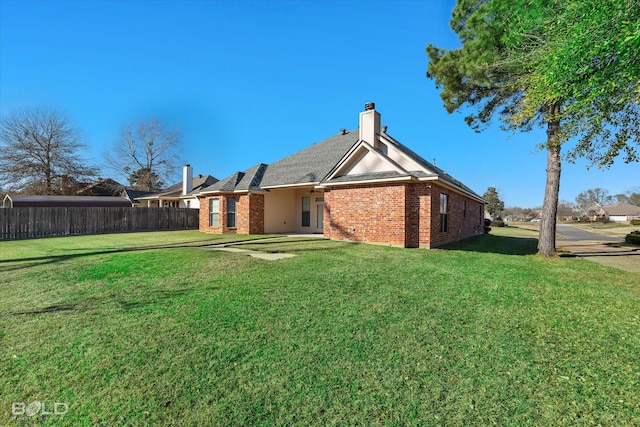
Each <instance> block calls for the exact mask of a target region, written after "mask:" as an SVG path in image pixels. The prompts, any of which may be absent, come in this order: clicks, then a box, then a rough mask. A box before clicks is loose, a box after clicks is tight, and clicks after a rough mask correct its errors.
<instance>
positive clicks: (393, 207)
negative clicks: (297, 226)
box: [324, 184, 406, 247]
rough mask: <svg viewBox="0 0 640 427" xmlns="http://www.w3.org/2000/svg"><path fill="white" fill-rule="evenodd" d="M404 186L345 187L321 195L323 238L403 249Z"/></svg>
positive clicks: (404, 242) (404, 221) (404, 225)
mask: <svg viewBox="0 0 640 427" xmlns="http://www.w3.org/2000/svg"><path fill="white" fill-rule="evenodd" d="M405 203H406V186H405V185H404V184H372V185H358V186H345V187H338V188H334V189H331V191H326V190H325V193H324V235H325V237H328V238H330V239H333V240H349V241H356V242H367V243H381V244H388V245H392V246H401V247H404V246H406V234H405V228H406V218H405Z"/></svg>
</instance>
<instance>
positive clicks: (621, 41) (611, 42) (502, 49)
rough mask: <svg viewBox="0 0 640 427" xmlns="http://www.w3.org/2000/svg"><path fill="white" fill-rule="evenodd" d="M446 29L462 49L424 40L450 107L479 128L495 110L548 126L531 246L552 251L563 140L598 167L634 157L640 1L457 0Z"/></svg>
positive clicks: (521, 124)
mask: <svg viewBox="0 0 640 427" xmlns="http://www.w3.org/2000/svg"><path fill="white" fill-rule="evenodd" d="M451 27H452V28H453V30H454V31H455V32H456V33H457V34H458V36H459V38H460V41H461V43H462V46H461V47H459V48H457V49H452V50H445V49H441V48H437V47H434V46H433V45H431V44H429V46H428V47H427V54H428V56H429V67H428V71H427V76H428V77H430V78H433V79H434V80H435V82H436V86H437V87H438V88H441V89H442V91H441V97H442V99H443V101H444V106H445V108H446V109H447V111H449V112H453V111H456V110H461V109H464V110H465V111H470V114H468V115H467V117H466V118H465V121H466V122H467V124H469V126H471V127H472V128H473V129H474V130H476V131H481V130H483V129H484V128H485V127H486V125H487V124H488V123H490V122H491V121H492V120H493V119H496V118H497V119H498V120H499V122H500V123H501V125H502V127H503V128H505V129H508V130H512V131H515V130H520V131H529V130H531V129H532V128H533V127H534V126H546V131H547V138H546V141H545V142H543V143H541V144H540V147H541V148H545V149H546V151H547V159H548V160H547V183H546V187H545V199H544V204H543V211H542V223H541V226H540V239H539V245H538V249H539V252H540V253H542V254H544V255H554V254H555V221H556V215H557V208H558V194H559V186H560V171H561V158H562V157H561V147H562V146H564V145H568V146H569V147H568V149H567V150H566V153H567V154H566V155H565V157H566V158H567V159H569V160H574V159H576V158H577V157H584V158H586V159H587V160H588V161H589V162H590V164H592V165H597V166H599V167H607V166H610V165H611V164H612V163H613V161H614V159H616V158H617V157H618V156H619V155H620V154H622V155H623V158H624V161H626V162H631V161H637V160H638V155H637V152H636V149H637V146H638V145H640V113H639V109H638V101H639V100H640V65H639V64H640V3H638V2H637V1H636V0H580V1H571V0H567V1H564V0H511V1H508V2H507V1H502V0H458V3H457V4H456V6H455V8H454V10H453V13H452V19H451ZM567 143H570V144H567Z"/></svg>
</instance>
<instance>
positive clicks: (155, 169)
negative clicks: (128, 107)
mask: <svg viewBox="0 0 640 427" xmlns="http://www.w3.org/2000/svg"><path fill="white" fill-rule="evenodd" d="M181 139H182V134H181V132H180V130H178V129H165V127H164V125H163V124H162V123H161V122H159V121H158V120H157V119H155V118H152V119H151V120H150V121H149V122H140V123H138V125H137V126H136V127H135V128H133V127H132V126H131V125H126V126H124V127H123V129H122V131H121V133H120V137H119V139H118V140H117V141H116V142H115V143H114V145H113V147H112V149H111V151H109V152H107V153H106V154H105V159H106V161H107V163H108V167H109V168H111V169H113V170H116V171H117V172H119V173H120V174H122V175H123V176H124V177H126V178H127V179H128V180H129V184H130V185H131V186H133V187H135V188H138V189H140V190H146V191H158V190H160V189H162V187H163V186H164V185H165V182H166V181H167V179H169V178H170V176H171V175H172V174H174V173H176V170H177V165H178V164H179V163H180V162H179V159H178V158H177V157H176V152H177V150H178V148H179V145H180V141H181Z"/></svg>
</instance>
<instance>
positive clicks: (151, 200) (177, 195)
mask: <svg viewBox="0 0 640 427" xmlns="http://www.w3.org/2000/svg"><path fill="white" fill-rule="evenodd" d="M216 182H218V179H217V178H215V177H213V176H211V175H198V176H197V177H195V178H194V177H193V168H192V167H191V165H185V166H184V168H183V170H182V181H181V182H178V183H176V184H174V185H172V186H171V187H169V188H167V189H166V190H164V191H160V192H154V193H150V192H145V193H146V194H135V193H133V192H131V190H127V191H128V193H127V192H125V193H124V195H125V197H128V198H131V200H132V201H134V203H135V206H140V207H150V208H151V207H174V208H192V209H198V208H199V207H200V201H199V200H198V197H197V194H198V193H199V192H200V190H202V189H203V188H205V187H208V186H210V185H212V184H215V183H216Z"/></svg>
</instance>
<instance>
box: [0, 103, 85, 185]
mask: <svg viewBox="0 0 640 427" xmlns="http://www.w3.org/2000/svg"><path fill="white" fill-rule="evenodd" d="M82 148H84V145H83V143H82V138H81V135H80V132H79V131H78V130H77V129H76V128H75V127H74V126H73V125H72V124H71V123H70V122H69V120H68V119H67V118H66V117H65V116H64V115H63V114H62V113H60V112H59V111H57V110H54V109H45V108H31V109H25V110H21V111H16V112H14V113H12V114H9V115H7V116H4V117H2V119H1V120H0V184H2V186H3V187H5V190H6V191H16V192H20V193H26V194H41V195H52V194H73V193H74V192H75V190H77V184H78V183H80V182H81V181H82V180H86V179H90V178H92V177H94V176H95V173H96V169H95V168H94V167H91V166H88V165H87V164H86V162H85V161H84V160H83V159H82V158H81V157H80V155H79V153H80V151H81V149H82Z"/></svg>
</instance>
